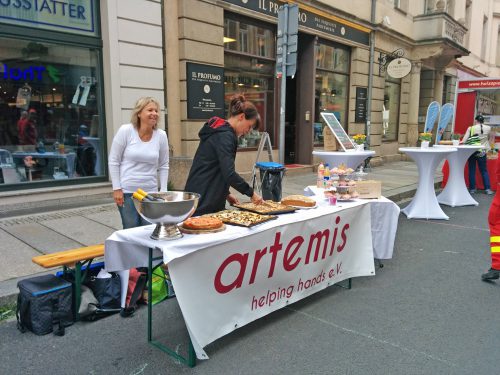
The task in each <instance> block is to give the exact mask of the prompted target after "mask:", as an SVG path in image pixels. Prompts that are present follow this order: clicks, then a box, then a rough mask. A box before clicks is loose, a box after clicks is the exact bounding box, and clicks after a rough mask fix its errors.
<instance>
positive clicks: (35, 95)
mask: <svg viewBox="0 0 500 375" xmlns="http://www.w3.org/2000/svg"><path fill="white" fill-rule="evenodd" d="M0 45H2V61H1V63H0V157H1V169H0V170H1V175H0V178H1V180H0V182H1V183H3V184H9V183H25V182H26V183H32V182H33V181H37V180H64V179H77V178H85V177H91V176H98V175H104V170H103V169H102V165H103V163H102V160H101V158H102V154H103V153H102V152H101V148H102V147H104V145H103V143H102V142H101V140H102V134H103V133H104V132H103V129H102V128H101V126H100V124H101V121H99V117H100V116H101V113H100V112H99V108H102V105H101V103H100V101H101V100H102V98H101V97H100V94H99V92H100V87H99V85H100V82H99V77H100V74H99V69H100V68H99V66H100V64H99V53H100V52H99V50H97V49H93V48H84V47H74V46H67V45H59V44H52V43H46V42H43V43H41V42H34V41H27V40H21V39H12V38H8V39H7V38H0Z"/></svg>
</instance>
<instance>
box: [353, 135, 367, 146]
mask: <svg viewBox="0 0 500 375" xmlns="http://www.w3.org/2000/svg"><path fill="white" fill-rule="evenodd" d="M352 139H353V140H354V142H356V144H358V145H362V144H363V143H365V139H366V135H364V134H355V135H354V136H353V137H352Z"/></svg>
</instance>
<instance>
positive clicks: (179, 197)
mask: <svg viewBox="0 0 500 375" xmlns="http://www.w3.org/2000/svg"><path fill="white" fill-rule="evenodd" d="M149 194H150V195H152V196H153V197H159V198H163V199H164V201H145V200H144V201H139V200H137V199H135V198H132V200H133V201H134V206H135V209H136V210H137V212H139V214H140V215H141V216H142V217H143V218H144V219H145V220H147V221H149V222H150V223H153V224H156V228H155V230H154V231H153V233H152V234H151V238H152V239H154V240H174V239H176V238H180V237H182V233H181V232H180V231H179V228H177V225H176V224H177V223H180V222H182V221H184V220H186V219H187V218H188V217H190V216H191V215H192V214H193V213H194V212H195V211H196V207H198V200H199V199H200V195H199V194H197V193H188V192H184V191H168V192H165V193H149Z"/></svg>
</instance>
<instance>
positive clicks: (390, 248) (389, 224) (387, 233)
mask: <svg viewBox="0 0 500 375" xmlns="http://www.w3.org/2000/svg"><path fill="white" fill-rule="evenodd" d="M324 191H325V189H323V188H318V187H316V186H314V185H311V186H308V187H306V188H305V189H304V194H305V195H309V196H317V200H318V202H320V204H321V205H324V206H326V205H328V204H329V203H328V201H326V199H324ZM356 201H362V199H353V202H356ZM366 201H367V202H368V204H370V206H371V209H370V212H371V228H372V241H373V256H374V257H375V259H391V258H392V254H393V252H394V241H395V239H396V232H397V229H398V217H399V212H400V209H399V206H398V205H397V204H396V203H394V202H393V201H391V200H389V199H387V198H385V197H381V198H379V199H370V200H366ZM353 202H337V204H338V205H339V206H341V207H349V205H351V204H352V203H353Z"/></svg>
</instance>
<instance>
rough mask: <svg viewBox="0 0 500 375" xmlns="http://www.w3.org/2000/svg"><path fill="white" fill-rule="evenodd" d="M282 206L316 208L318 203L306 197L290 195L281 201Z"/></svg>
mask: <svg viewBox="0 0 500 375" xmlns="http://www.w3.org/2000/svg"><path fill="white" fill-rule="evenodd" d="M281 203H282V204H286V205H287V206H297V207H314V206H316V201H315V200H314V199H312V198H309V197H306V196H304V195H289V196H288V197H285V198H283V199H282V200H281Z"/></svg>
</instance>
